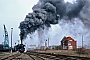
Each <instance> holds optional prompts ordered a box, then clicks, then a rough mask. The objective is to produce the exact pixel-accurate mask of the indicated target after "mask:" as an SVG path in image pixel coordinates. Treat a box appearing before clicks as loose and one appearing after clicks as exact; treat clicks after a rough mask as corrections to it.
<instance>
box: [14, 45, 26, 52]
mask: <svg viewBox="0 0 90 60" xmlns="http://www.w3.org/2000/svg"><path fill="white" fill-rule="evenodd" d="M24 47H25V45H24V44H18V45H16V46H15V47H14V50H15V51H18V52H20V53H23V52H24V51H25V48H24Z"/></svg>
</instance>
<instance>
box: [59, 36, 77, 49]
mask: <svg viewBox="0 0 90 60" xmlns="http://www.w3.org/2000/svg"><path fill="white" fill-rule="evenodd" d="M61 46H62V47H63V49H65V50H70V49H76V48H77V45H76V41H75V40H74V39H73V38H71V37H65V36H64V38H63V39H62V40H61Z"/></svg>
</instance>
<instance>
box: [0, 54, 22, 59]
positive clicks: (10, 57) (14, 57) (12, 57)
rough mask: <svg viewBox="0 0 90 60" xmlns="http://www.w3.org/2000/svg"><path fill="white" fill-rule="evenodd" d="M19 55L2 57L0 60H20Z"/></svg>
mask: <svg viewBox="0 0 90 60" xmlns="http://www.w3.org/2000/svg"><path fill="white" fill-rule="evenodd" d="M20 55H21V53H17V54H13V55H10V56H6V57H3V58H1V59H0V60H14V59H17V60H18V59H21V58H18V57H19V56H20Z"/></svg>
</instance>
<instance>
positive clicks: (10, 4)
mask: <svg viewBox="0 0 90 60" xmlns="http://www.w3.org/2000/svg"><path fill="white" fill-rule="evenodd" d="M66 1H69V2H71V0H66ZM37 2H38V0H0V43H2V42H4V37H3V35H4V29H3V24H5V25H6V28H7V31H8V34H9V44H10V43H11V42H10V40H11V27H13V45H14V44H15V42H16V43H18V41H17V40H20V37H19V33H20V32H19V28H18V27H19V24H20V22H21V21H23V20H24V18H25V16H26V15H27V14H28V13H30V12H32V7H33V5H34V4H36V3H37ZM55 27H56V28H55ZM52 28H53V29H54V30H53V31H52V32H53V33H54V32H55V31H56V30H60V29H61V28H60V27H58V28H57V25H56V26H54V27H53V26H52ZM56 33H57V32H56ZM28 41H29V42H28ZM32 42H33V43H32ZM26 43H27V44H28V45H29V44H30V43H31V44H36V43H37V40H32V41H30V40H27V42H26ZM52 43H53V44H54V41H53V42H52ZM57 43H58V44H59V43H60V42H58V41H57V42H56V43H55V44H57Z"/></svg>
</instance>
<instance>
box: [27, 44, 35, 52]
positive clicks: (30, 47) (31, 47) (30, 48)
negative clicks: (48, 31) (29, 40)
mask: <svg viewBox="0 0 90 60" xmlns="http://www.w3.org/2000/svg"><path fill="white" fill-rule="evenodd" d="M35 49H36V45H30V46H28V48H27V51H30V50H35Z"/></svg>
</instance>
